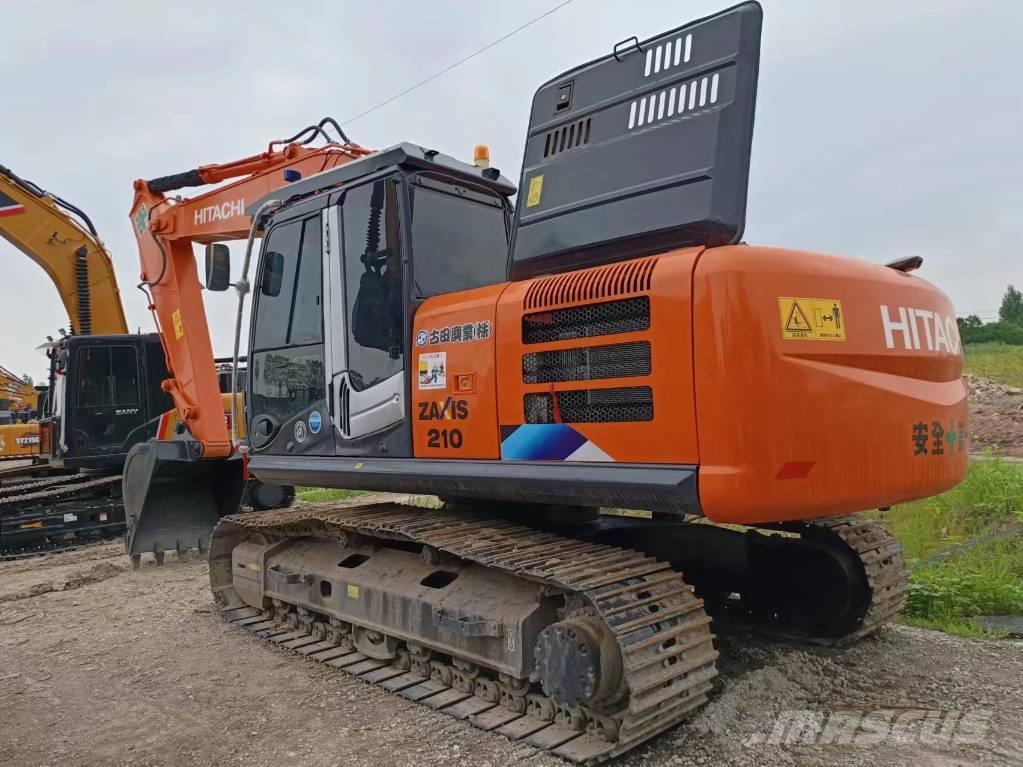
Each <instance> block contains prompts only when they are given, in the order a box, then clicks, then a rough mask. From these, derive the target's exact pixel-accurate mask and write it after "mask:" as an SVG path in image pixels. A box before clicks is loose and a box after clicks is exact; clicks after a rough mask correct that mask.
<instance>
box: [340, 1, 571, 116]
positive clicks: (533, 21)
mask: <svg viewBox="0 0 1023 767" xmlns="http://www.w3.org/2000/svg"><path fill="white" fill-rule="evenodd" d="M571 2H572V0H564V2H562V3H559V4H558V5H556V6H554V7H553V8H551V9H550V10H549V11H545V12H544V13H541V14H540V15H539V16H537V17H536V18H534V19H530V20H529V21H527V22H526V23H525V24H523V25H522V26H520V27H516V28H515V29H513V30H512V31H511V32H508V33H507V34H505V35H503V36H501V37H499V38H497V39H496V40H494V41H493V42H490V43H487V44H486V45H484V46H483V47H482V48H480V49H479V50H477V51H474V52H472V53H470V54H469V55H468V56H465V57H464V58H461V59H459V60H458V61H456V62H455V63H453V64H450V65H448V66H446V67H444V69H442V70H440V71H439V72H435V73H434V74H432V75H430V76H429V77H427V78H426V79H425V80H420V81H419V82H418V83H416V84H415V85H413V86H411V87H409V88H406V89H405V90H403V91H401V92H400V93H396V94H394V95H393V96H391V97H390V98H389V99H386V100H385V101H381V102H380V103H379V104H377V105H376V106H373V107H370V108H369V109H367V110H366V111H365V112H359V114H357V115H355V116H354V117H349V118H348V119H347V120H342V121H341V124H342V125H345V126H347V125H350V124H351V123H353V122H355V121H356V120H361V119H362V118H363V117H365V116H366V115H368V114H369V113H370V112H375V111H376V110H378V109H380V108H381V107H385V106H387V105H388V104H390V103H391V102H392V101H396V100H397V99H400V98H401V97H402V96H404V95H405V94H407V93H411V92H412V91H414V90H416V88H421V87H423V86H424V85H426V84H427V83H428V82H431V81H433V80H436V79H437V78H438V77H440V76H441V75H446V74H447V73H448V72H450V71H451V70H452V69H454V68H455V67H458V66H461V65H462V64H464V63H465V62H467V61H468V60H469V59H472V58H475V57H476V56H479V55H480V54H481V53H483V52H485V51H488V50H490V49H491V48H493V47H494V46H495V45H499V44H500V43H503V42H504V41H505V40H507V39H508V38H509V37H512V36H514V35H517V34H518V33H519V32H521V31H522V30H524V29H526V28H527V27H531V26H533V24H536V22H538V21H540V20H541V19H545V18H547V17H548V16H550V15H551V14H552V13H554V12H555V11H558V10H560V9H561V8H564V7H565V6H566V5H568V4H569V3H571Z"/></svg>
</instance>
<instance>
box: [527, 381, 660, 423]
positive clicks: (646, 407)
mask: <svg viewBox="0 0 1023 767" xmlns="http://www.w3.org/2000/svg"><path fill="white" fill-rule="evenodd" d="M554 397H557V403H558V412H557V416H558V417H555V412H554ZM523 409H524V416H525V422H526V423H558V422H561V423H621V422H630V421H632V422H634V421H652V420H654V393H653V389H652V388H650V387H649V386H628V387H621V388H615V389H575V390H572V391H559V392H553V393H552V392H539V393H533V394H526V395H525V397H524V398H523Z"/></svg>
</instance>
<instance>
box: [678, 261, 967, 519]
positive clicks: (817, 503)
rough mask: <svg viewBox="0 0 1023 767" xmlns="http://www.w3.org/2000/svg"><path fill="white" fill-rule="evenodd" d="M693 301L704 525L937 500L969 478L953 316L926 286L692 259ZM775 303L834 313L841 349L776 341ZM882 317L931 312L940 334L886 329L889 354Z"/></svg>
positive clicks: (868, 269) (784, 265)
mask: <svg viewBox="0 0 1023 767" xmlns="http://www.w3.org/2000/svg"><path fill="white" fill-rule="evenodd" d="M693 297H694V306H693V316H694V325H695V333H694V338H695V370H696V401H697V422H698V425H699V434H700V502H701V505H702V507H703V510H704V513H705V514H706V515H707V516H708V517H709V518H710V519H712V520H714V521H718V522H740V523H750V522H758V521H771V520H785V519H808V518H813V517H819V516H827V515H833V514H842V513H846V512H854V511H861V510H864V509H869V508H876V507H879V506H882V507H883V506H888V505H890V504H894V503H900V502H903V501H908V500H911V499H914V498H920V497H925V496H929V495H934V494H936V493H939V492H941V491H943V490H946V489H948V488H950V487H952V486H953V485H955V484H956V483H957V482H959V481H960V480H961V479H962V477H963V476H964V475H965V473H966V469H967V462H968V457H969V453H968V449H967V439H966V434H965V429H966V387H965V385H964V384H963V381H962V377H961V376H962V356H961V350H960V346H959V338H958V333H957V331H956V325H955V312H954V310H953V308H952V306H951V304H950V303H949V301H948V299H947V298H946V297H945V296H944V295H943V294H942V293H941V292H940V291H939V290H937V289H936V288H935V287H934V286H932V285H931V284H930V283H928V282H926V281H924V280H922V279H920V278H918V277H915V276H913V275H910V274H905V273H902V272H898V271H895V270H893V269H889V268H887V267H884V266H879V265H876V264H870V263H866V262H863V261H857V260H853V259H847V258H837V257H833V256H824V255H818V254H809V253H799V252H794V251H786V250H775V249H769V248H754V247H745V246H734V247H723V248H715V249H711V250H708V251H707V252H706V253H705V254H704V255H703V256H702V257H701V259H700V262H699V264H698V266H697V268H696V274H695V282H694V290H693ZM781 297H806V298H818V299H827V300H828V301H836V302H840V305H841V307H842V316H843V320H842V322H843V323H844V325H845V327H844V335H845V340H843V341H828V340H801V339H792V338H788V339H787V338H783V335H782V325H783V323H784V322H785V321H786V320H787V316H786V317H785V319H783V315H781V314H780V313H779V298H781ZM882 306H885V307H887V310H886V311H887V312H888V314H889V316H890V317H891V318H893V319H894V320H896V321H898V320H899V318H900V314H899V310H900V308H903V309H909V308H915V309H921V310H924V312H925V313H930V312H934V313H936V314H938V315H940V316H941V318H942V330H943V331H944V332H943V333H938V332H937V330H936V329H935V328H934V327H933V325H932V326H931V328H930V329H928V328H925V321H926V320H927V318H926V314H924V315H923V316H922V317H920V318H918V321H917V330H916V331H912V328H906V331H903V329H902V328H895V329H894V330H893V331H892V333H891V339H890V341H891V346H892V347H893V348H889V338H887V337H886V334H885V327H884V322H883V319H882V309H881V307H882ZM807 313H809V310H807ZM807 319H809V320H810V321H811V322H813V318H812V317H809V318H807ZM802 322H803V321H802V319H800V318H799V317H797V318H795V319H793V320H792V327H794V328H799V327H800V326H801V325H802ZM942 336H944V338H945V339H946V342H945V343H944V344H941V343H940V341H939V338H940V337H942ZM928 341H930V344H928ZM928 345H930V346H932V347H935V348H932V349H928ZM907 346H908V347H909V348H907ZM935 424H937V426H935ZM920 425H923V426H926V439H925V438H924V434H923V430H922V427H921V426H920ZM914 429H917V430H918V431H917V432H915V431H914ZM939 432H940V436H938V435H939ZM915 433H916V434H918V436H919V437H920V439H919V440H918V439H914V434H915ZM952 435H954V436H952ZM936 437H937V439H936ZM921 446H922V447H923V448H926V452H920V447H921Z"/></svg>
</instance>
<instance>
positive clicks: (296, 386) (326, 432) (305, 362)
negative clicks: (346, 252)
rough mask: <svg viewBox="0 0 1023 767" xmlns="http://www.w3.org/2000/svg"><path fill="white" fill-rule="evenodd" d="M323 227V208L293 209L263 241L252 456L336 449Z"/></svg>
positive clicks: (253, 341) (251, 387)
mask: <svg viewBox="0 0 1023 767" xmlns="http://www.w3.org/2000/svg"><path fill="white" fill-rule="evenodd" d="M324 232H325V216H324V211H323V207H322V206H320V207H318V208H316V209H310V208H309V206H298V207H297V208H296V210H295V211H293V212H292V213H291V214H290V215H289V216H288V217H287V218H286V219H283V220H281V219H278V220H277V221H276V222H275V223H274V224H273V225H272V227H271V228H270V230H269V231H268V232H267V233H266V235H265V236H264V238H263V252H262V256H261V257H260V266H259V270H258V272H257V274H256V283H255V286H254V289H253V304H254V305H253V316H252V325H251V328H250V346H249V372H248V387H247V392H248V396H247V401H246V409H247V416H248V424H249V430H248V439H249V443H250V445H251V447H252V449H253V451H254V452H256V453H261V454H268V455H332V454H333V452H334V439H333V426H332V425H331V421H330V414H329V409H328V403H327V373H326V361H325V356H324V343H323V314H324V312H323V308H324V290H323V252H324V248H323V238H324Z"/></svg>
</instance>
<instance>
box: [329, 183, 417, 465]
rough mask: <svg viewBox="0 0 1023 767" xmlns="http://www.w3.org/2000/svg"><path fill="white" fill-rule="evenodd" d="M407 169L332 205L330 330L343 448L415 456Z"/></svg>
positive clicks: (335, 406)
mask: <svg viewBox="0 0 1023 767" xmlns="http://www.w3.org/2000/svg"><path fill="white" fill-rule="evenodd" d="M403 194H404V184H403V180H402V177H401V175H400V174H390V175H386V176H383V177H377V178H375V179H372V180H369V181H367V182H366V183H363V184H360V185H358V186H353V187H350V188H348V189H346V190H345V191H344V192H343V194H342V195H341V197H340V201H339V204H336V205H334V206H333V207H332V208H331V211H332V213H333V216H332V219H331V220H332V221H333V222H334V226H333V228H332V231H333V232H334V233H335V234H334V236H333V237H332V239H331V243H332V244H331V258H330V259H329V269H330V279H331V286H332V287H331V291H330V300H331V304H330V310H329V316H330V318H331V321H330V323H329V330H328V334H329V335H330V348H331V361H332V370H331V377H330V378H331V392H332V395H333V403H332V405H333V412H334V413H335V424H336V430H337V454H338V455H348V456H362V455H366V456H370V455H377V456H381V457H402V456H410V455H411V454H412V448H411V430H410V428H409V426H408V419H407V417H406V415H407V406H406V400H407V397H408V376H407V375H406V372H405V368H406V365H405V357H406V349H407V348H408V342H407V332H408V331H407V325H408V286H407V282H406V273H407V269H406V266H407V257H406V252H407V251H406V248H407V244H406V243H405V242H404V240H403V233H404V230H405V226H404V223H403V222H404V213H405V211H404V207H403V205H402V202H401V201H402V199H403Z"/></svg>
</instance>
